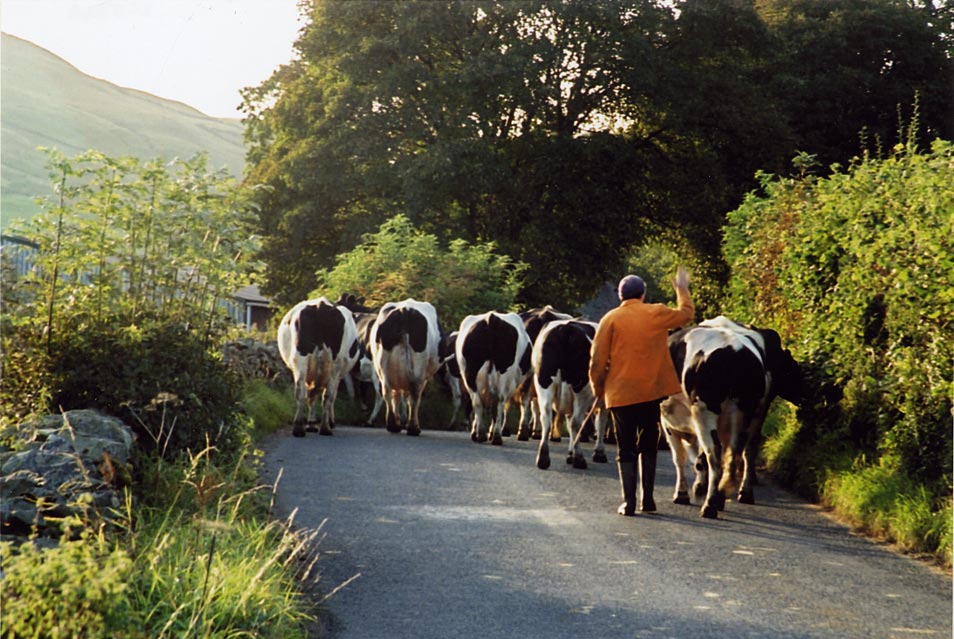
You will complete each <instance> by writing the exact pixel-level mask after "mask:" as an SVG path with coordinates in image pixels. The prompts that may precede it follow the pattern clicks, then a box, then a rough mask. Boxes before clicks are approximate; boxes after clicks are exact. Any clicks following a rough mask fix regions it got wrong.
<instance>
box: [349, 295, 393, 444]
mask: <svg viewBox="0 0 954 639" xmlns="http://www.w3.org/2000/svg"><path fill="white" fill-rule="evenodd" d="M337 304H338V305H339V306H344V307H345V308H347V309H348V310H349V311H351V315H352V316H353V317H354V324H355V327H356V328H357V329H358V349H359V352H358V361H357V362H356V363H355V365H354V368H352V369H351V374H350V376H349V377H348V378H346V383H347V385H348V392H349V393H350V394H351V396H352V397H354V396H355V395H357V396H358V400H359V401H360V402H361V404H362V405H363V406H364V407H365V408H367V405H368V404H369V403H371V405H372V408H371V412H370V414H369V415H368V417H367V419H366V420H365V426H371V425H373V423H374V419H375V418H376V417H377V416H378V413H379V412H381V405H382V404H383V403H384V401H383V400H382V398H381V383H380V382H379V381H378V374H377V373H376V372H375V371H374V363H373V362H372V361H371V328H372V327H373V326H374V322H375V321H376V320H377V318H378V310H379V309H376V308H371V307H370V306H365V304H364V298H357V297H355V296H354V295H351V294H347V293H342V294H341V296H340V297H339V298H338V302H337ZM369 394H370V395H371V398H370V399H371V401H370V402H369V401H368V399H369V398H368V395H369Z"/></svg>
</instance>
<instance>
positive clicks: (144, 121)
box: [0, 33, 245, 227]
mask: <svg viewBox="0 0 954 639" xmlns="http://www.w3.org/2000/svg"><path fill="white" fill-rule="evenodd" d="M0 44H2V51H0V67H2V78H0V104H2V118H0V125H2V126H0V129H2V131H0V170H2V173H0V214H2V218H0V220H2V221H0V224H2V226H3V227H6V226H7V224H8V222H9V221H10V220H11V219H13V218H17V217H23V216H28V215H32V214H33V213H35V212H36V211H37V210H38V208H37V206H36V205H35V204H34V203H33V197H34V196H36V195H45V194H48V193H49V192H50V187H49V182H48V178H47V171H46V169H45V168H44V166H43V162H44V155H43V154H41V153H39V152H37V151H36V147H38V146H46V147H56V148H58V149H60V150H61V151H63V152H64V153H66V154H67V155H74V154H76V153H80V152H83V151H86V150H88V149H96V150H99V151H102V152H104V153H106V154H108V155H132V156H137V157H140V158H155V157H159V156H161V157H164V158H168V159H172V158H174V157H189V156H191V155H193V154H194V153H196V152H197V151H206V152H208V154H209V158H210V160H211V164H212V166H213V167H216V168H218V167H227V168H228V169H229V171H230V172H231V173H232V174H233V175H235V176H241V173H242V170H243V167H244V164H245V147H244V143H243V141H242V125H241V123H240V122H239V121H238V120H223V119H218V118H212V117H209V116H207V115H205V114H203V113H201V112H199V111H197V110H196V109H193V108H192V107H189V106H187V105H185V104H182V103H180V102H174V101H172V100H165V99H162V98H158V97H156V96H154V95H150V94H148V93H144V92H142V91H136V90H134V89H125V88H122V87H119V86H116V85H114V84H112V83H110V82H107V81H105V80H100V79H97V78H93V77H91V76H89V75H86V74H85V73H82V72H81V71H79V70H78V69H76V68H75V67H73V66H72V65H70V64H69V63H68V62H66V61H65V60H63V59H61V58H59V57H57V56H55V55H53V54H52V53H50V52H49V51H47V50H46V49H42V48H40V47H38V46H36V45H34V44H32V43H30V42H28V41H26V40H22V39H20V38H17V37H15V36H11V35H9V34H6V33H4V34H2V40H0Z"/></svg>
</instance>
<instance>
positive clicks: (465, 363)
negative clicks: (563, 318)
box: [455, 311, 531, 446]
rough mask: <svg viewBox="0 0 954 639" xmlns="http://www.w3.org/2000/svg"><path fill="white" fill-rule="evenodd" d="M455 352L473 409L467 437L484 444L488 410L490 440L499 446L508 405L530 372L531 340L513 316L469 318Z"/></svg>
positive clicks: (515, 316)
mask: <svg viewBox="0 0 954 639" xmlns="http://www.w3.org/2000/svg"><path fill="white" fill-rule="evenodd" d="M455 350H456V354H457V365H458V366H460V372H461V377H462V378H463V380H464V387H465V388H466V389H467V392H468V393H469V394H470V399H471V403H472V404H473V407H474V419H473V424H472V426H471V431H470V437H471V439H472V440H474V441H475V442H484V441H487V439H488V433H487V430H488V420H487V416H486V412H487V411H491V414H492V416H491V419H490V420H489V422H490V423H489V426H490V436H489V438H490V440H491V443H492V444H494V445H497V446H499V445H501V444H503V430H504V426H505V425H506V421H507V411H508V409H509V408H510V403H511V402H512V401H513V400H514V394H515V393H516V392H517V389H518V388H520V385H521V384H523V382H524V381H525V380H526V378H527V376H528V375H529V373H530V350H531V346H530V338H529V337H528V336H527V331H526V329H524V327H523V322H522V321H521V320H520V316H519V315H517V314H516V313H497V312H495V311H490V312H488V313H484V314H482V315H468V316H467V317H465V318H464V319H463V321H462V322H461V323H460V330H459V331H458V335H457V344H456V348H455Z"/></svg>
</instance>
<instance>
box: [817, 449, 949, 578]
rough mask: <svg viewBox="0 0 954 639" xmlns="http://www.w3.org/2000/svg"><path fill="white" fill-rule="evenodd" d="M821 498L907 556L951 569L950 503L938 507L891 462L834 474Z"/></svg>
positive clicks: (862, 462)
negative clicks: (929, 557) (921, 555)
mask: <svg viewBox="0 0 954 639" xmlns="http://www.w3.org/2000/svg"><path fill="white" fill-rule="evenodd" d="M821 497H822V500H823V501H824V502H825V503H826V504H828V505H830V506H831V507H833V508H834V509H835V510H836V511H837V512H838V513H839V514H840V515H842V516H844V517H846V518H848V519H849V520H850V521H851V522H852V523H853V524H854V525H855V526H857V527H858V528H860V529H862V530H864V531H865V532H867V533H869V534H871V535H874V536H876V537H881V538H884V539H888V540H890V541H892V542H894V543H895V544H896V545H897V546H898V547H899V548H900V549H902V550H905V551H909V552H925V553H933V554H935V555H936V556H937V557H938V558H939V559H940V561H941V562H942V563H944V564H945V565H946V566H950V565H951V542H952V538H951V522H952V516H954V514H952V509H951V498H950V497H947V498H946V499H944V500H943V503H935V498H934V497H932V495H931V494H930V492H929V491H928V490H927V489H926V488H925V487H924V486H922V485H919V484H917V483H916V482H914V481H912V480H911V479H909V478H908V477H907V476H906V475H905V474H904V473H903V472H902V471H901V469H900V468H899V467H898V466H897V464H896V463H893V462H892V460H891V459H890V458H882V459H881V460H880V461H879V462H878V463H876V464H868V463H865V460H864V459H863V458H859V459H858V460H857V462H856V464H855V465H854V467H853V468H851V469H850V470H846V471H839V472H833V473H830V474H829V476H828V478H827V480H826V481H825V482H824V483H823V486H822V495H821Z"/></svg>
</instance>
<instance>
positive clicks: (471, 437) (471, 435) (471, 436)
mask: <svg viewBox="0 0 954 639" xmlns="http://www.w3.org/2000/svg"><path fill="white" fill-rule="evenodd" d="M470 441H472V442H476V441H477V433H471V434H470Z"/></svg>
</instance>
